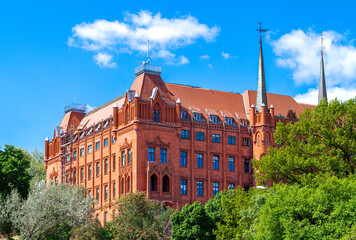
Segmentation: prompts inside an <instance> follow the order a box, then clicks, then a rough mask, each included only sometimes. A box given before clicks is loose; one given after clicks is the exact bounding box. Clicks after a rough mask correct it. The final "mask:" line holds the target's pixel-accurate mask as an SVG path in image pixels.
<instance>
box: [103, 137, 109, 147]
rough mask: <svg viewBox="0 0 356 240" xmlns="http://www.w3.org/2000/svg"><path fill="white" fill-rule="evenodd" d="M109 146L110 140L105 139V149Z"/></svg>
mask: <svg viewBox="0 0 356 240" xmlns="http://www.w3.org/2000/svg"><path fill="white" fill-rule="evenodd" d="M108 145H109V138H105V139H104V147H107V146H108Z"/></svg>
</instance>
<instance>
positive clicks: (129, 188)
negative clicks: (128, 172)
mask: <svg viewBox="0 0 356 240" xmlns="http://www.w3.org/2000/svg"><path fill="white" fill-rule="evenodd" d="M127 191H128V192H130V191H131V181H130V178H129V179H127Z"/></svg>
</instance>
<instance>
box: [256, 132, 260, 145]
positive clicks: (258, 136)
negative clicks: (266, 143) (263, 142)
mask: <svg viewBox="0 0 356 240" xmlns="http://www.w3.org/2000/svg"><path fill="white" fill-rule="evenodd" d="M257 145H258V146H260V134H257Z"/></svg>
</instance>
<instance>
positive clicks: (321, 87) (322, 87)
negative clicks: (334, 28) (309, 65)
mask: <svg viewBox="0 0 356 240" xmlns="http://www.w3.org/2000/svg"><path fill="white" fill-rule="evenodd" d="M323 48H324V47H323V34H321V51H320V79H319V94H318V103H320V102H321V101H322V100H323V99H324V98H325V100H326V101H328V97H327V94H326V83H325V72H324V51H323V50H324V49H323Z"/></svg>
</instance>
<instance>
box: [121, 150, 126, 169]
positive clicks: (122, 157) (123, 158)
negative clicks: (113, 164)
mask: <svg viewBox="0 0 356 240" xmlns="http://www.w3.org/2000/svg"><path fill="white" fill-rule="evenodd" d="M121 160H122V166H125V151H122V152H121Z"/></svg>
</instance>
